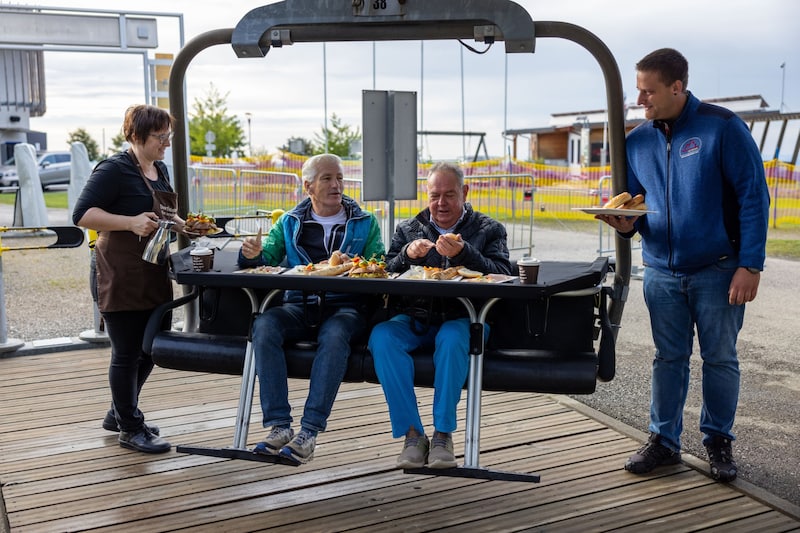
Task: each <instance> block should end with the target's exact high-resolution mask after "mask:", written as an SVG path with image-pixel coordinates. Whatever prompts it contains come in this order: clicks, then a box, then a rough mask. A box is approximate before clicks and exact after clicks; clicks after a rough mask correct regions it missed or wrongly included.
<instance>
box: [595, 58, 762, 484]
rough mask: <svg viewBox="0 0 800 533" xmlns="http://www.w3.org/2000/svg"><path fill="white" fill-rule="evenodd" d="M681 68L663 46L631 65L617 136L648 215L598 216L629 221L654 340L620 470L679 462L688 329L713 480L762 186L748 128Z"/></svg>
mask: <svg viewBox="0 0 800 533" xmlns="http://www.w3.org/2000/svg"><path fill="white" fill-rule="evenodd" d="M688 72H689V66H688V63H687V61H686V59H685V58H684V57H683V56H682V55H681V54H680V52H678V51H676V50H673V49H670V48H664V49H660V50H656V51H654V52H652V53H650V54H648V55H647V56H645V57H644V58H643V59H642V60H641V61H639V62H638V63H637V64H636V88H637V90H638V92H639V98H638V102H637V103H638V104H639V105H641V106H644V109H645V117H646V118H647V119H648V120H647V122H645V123H643V124H641V125H639V126H638V127H637V128H636V129H634V130H633V131H632V132H631V133H630V134H629V135H628V138H627V142H626V150H627V156H628V157H627V158H628V192H630V193H631V194H632V195H636V194H644V195H645V200H646V202H647V207H648V210H650V211H654V213H648V214H647V215H645V216H641V217H615V216H608V215H600V216H598V217H597V218H599V219H601V220H603V221H605V222H606V223H608V224H609V225H611V226H612V227H614V228H615V229H616V230H617V231H618V232H619V233H620V234H621V235H622V236H623V237H628V238H629V237H632V236H633V235H634V234H635V233H636V232H637V231H638V232H639V234H640V235H641V237H642V258H643V261H644V265H645V272H644V282H643V286H644V297H645V302H646V303H647V308H648V310H649V313H650V323H651V329H652V333H653V341H654V344H655V347H656V353H655V359H654V361H653V379H652V393H651V403H650V428H649V429H650V438H649V440H648V442H647V444H645V445H644V446H643V447H642V448H641V449H640V450H639V451H638V452H637V453H636V454H634V455H632V456H631V457H630V458H629V459H628V461H627V462H626V463H625V469H626V470H628V471H629V472H633V473H634V474H644V473H647V472H650V471H651V470H653V469H654V468H656V467H658V466H661V465H671V464H676V463H678V462H680V458H681V456H680V450H681V433H682V431H683V407H684V404H685V403H686V393H687V390H688V388H689V358H690V356H691V353H692V344H693V340H694V331H695V328H696V330H697V338H698V341H699V343H700V357H701V358H702V360H703V406H702V410H701V412H700V431H701V432H702V433H703V444H704V446H705V448H706V451H707V452H708V457H709V463H710V471H711V475H712V476H713V477H714V479H717V480H719V481H732V480H734V479H735V478H736V474H737V468H736V463H735V461H734V459H733V453H732V447H731V443H732V441H733V440H734V434H733V433H732V428H733V422H734V417H735V415H736V406H737V403H738V400H739V361H738V358H737V354H736V339H737V337H738V334H739V330H740V329H741V327H742V323H743V320H744V307H745V303H747V302H751V301H753V300H754V299H755V297H756V294H757V292H758V284H759V280H760V277H761V270H763V268H764V256H765V247H766V240H767V225H768V217H769V193H768V191H767V184H766V180H765V178H764V164H763V161H762V159H761V154H760V153H759V151H758V147H757V146H756V144H755V142H754V141H753V138H752V136H751V134H750V131H749V130H748V128H747V126H746V125H745V124H744V122H742V120H741V119H739V118H738V117H737V116H736V114H734V113H733V112H731V111H729V110H727V109H724V108H721V107H717V106H714V105H710V104H705V103H702V102H700V100H698V99H697V98H696V97H695V96H694V95H693V94H692V93H690V92H689V91H687V90H686V85H687V81H688V77H689V74H688Z"/></svg>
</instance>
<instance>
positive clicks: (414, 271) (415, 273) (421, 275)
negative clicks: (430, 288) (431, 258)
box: [397, 265, 464, 281]
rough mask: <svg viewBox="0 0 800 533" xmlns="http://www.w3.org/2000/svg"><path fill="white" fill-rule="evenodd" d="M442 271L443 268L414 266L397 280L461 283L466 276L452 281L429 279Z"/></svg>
mask: <svg viewBox="0 0 800 533" xmlns="http://www.w3.org/2000/svg"><path fill="white" fill-rule="evenodd" d="M440 271H442V269H441V268H434V267H421V266H417V265H415V266H412V267H411V268H410V269H408V270H406V271H405V272H403V273H402V274H400V275H399V276H397V279H421V280H425V281H461V280H462V279H464V276H454V277H452V278H450V279H435V278H430V277H427V276H430V275H431V273H437V272H440ZM426 272H427V276H426Z"/></svg>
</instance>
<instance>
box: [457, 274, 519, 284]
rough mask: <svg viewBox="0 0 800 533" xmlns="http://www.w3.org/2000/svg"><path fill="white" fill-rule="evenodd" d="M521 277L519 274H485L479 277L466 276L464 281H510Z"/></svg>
mask: <svg viewBox="0 0 800 533" xmlns="http://www.w3.org/2000/svg"><path fill="white" fill-rule="evenodd" d="M515 279H519V276H507V275H506V274H484V275H483V276H478V277H477V278H464V279H463V281H466V282H470V283H508V282H509V281H514V280H515Z"/></svg>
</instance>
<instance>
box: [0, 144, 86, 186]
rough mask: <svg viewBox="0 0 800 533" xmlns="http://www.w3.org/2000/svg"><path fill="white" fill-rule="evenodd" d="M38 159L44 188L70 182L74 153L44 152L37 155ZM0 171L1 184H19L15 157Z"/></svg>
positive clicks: (0, 168) (40, 177)
mask: <svg viewBox="0 0 800 533" xmlns="http://www.w3.org/2000/svg"><path fill="white" fill-rule="evenodd" d="M36 160H37V163H38V167H39V180H40V181H41V182H42V189H46V188H47V187H50V186H51V185H59V184H69V178H70V163H71V161H72V155H71V154H70V153H69V152H42V153H40V154H39V155H38V156H36ZM0 171H2V174H1V175H0V186H2V187H10V186H12V185H19V178H18V176H17V166H16V163H15V162H14V158H13V157H12V158H11V159H9V160H8V161H6V164H5V165H3V166H2V167H0Z"/></svg>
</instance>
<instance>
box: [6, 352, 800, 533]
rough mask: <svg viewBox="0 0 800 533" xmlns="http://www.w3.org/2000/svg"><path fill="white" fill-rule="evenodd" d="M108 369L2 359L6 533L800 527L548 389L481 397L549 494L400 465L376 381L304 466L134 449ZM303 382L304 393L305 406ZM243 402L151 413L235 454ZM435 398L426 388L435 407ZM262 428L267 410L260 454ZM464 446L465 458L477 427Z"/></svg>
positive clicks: (505, 447) (198, 395)
mask: <svg viewBox="0 0 800 533" xmlns="http://www.w3.org/2000/svg"><path fill="white" fill-rule="evenodd" d="M107 364H108V349H107V348H104V349H94V350H81V351H71V352H60V353H50V354H45V355H31V356H24V357H10V358H4V359H0V451H1V454H0V481H1V482H2V496H3V502H4V506H5V513H4V516H5V524H2V523H0V531H7V530H10V531H13V532H16V531H20V532H21V531H46V532H54V531H84V530H100V531H132V530H136V531H141V532H150V531H182V530H185V531H225V532H238V531H262V530H264V531H266V530H274V529H277V528H278V527H281V528H283V530H284V531H294V530H298V531H340V530H348V531H351V530H363V531H375V530H379V529H380V530H382V531H411V530H414V531H427V530H439V531H449V530H456V529H458V530H464V528H467V530H469V531H516V530H535V531H608V530H615V531H624V530H637V531H638V530H641V529H642V528H643V527H647V528H649V530H651V531H665V530H669V531H673V532H674V531H690V530H698V529H706V528H707V529H709V530H712V531H713V530H716V531H800V517H798V516H797V515H796V514H794V508H792V507H791V506H788V508H787V507H786V506H783V505H782V504H781V503H782V500H777V499H772V498H770V497H769V495H765V494H763V493H762V494H758V493H757V492H758V491H756V494H754V493H753V491H751V490H748V488H753V487H751V486H748V485H747V484H746V483H743V482H742V483H740V482H738V481H737V482H736V483H734V484H733V485H730V486H728V485H723V484H719V483H716V482H714V481H713V480H711V479H710V478H709V477H707V476H706V475H705V474H704V473H703V472H702V471H700V470H698V469H695V468H693V467H692V466H691V465H692V464H694V465H701V464H702V463H701V462H699V461H696V460H693V459H692V458H688V462H689V463H690V464H689V465H687V464H681V465H676V466H674V467H669V468H666V469H663V470H661V471H659V472H658V474H656V475H651V476H644V477H640V476H634V475H631V474H628V473H627V472H625V471H624V470H623V469H622V464H623V462H624V461H625V458H626V457H627V456H628V455H630V454H631V453H632V452H633V451H634V450H636V449H637V448H638V446H639V442H638V441H636V440H634V439H632V438H630V437H629V436H626V434H625V433H624V432H623V431H624V430H620V429H619V428H616V427H612V426H614V424H611V423H610V422H609V421H607V420H606V421H601V420H603V417H602V416H601V417H598V418H597V419H596V418H592V417H590V416H588V414H587V413H589V414H591V412H590V411H588V410H584V409H582V408H580V407H579V405H578V404H575V403H574V402H571V401H570V400H569V399H566V398H561V397H557V396H549V395H536V394H518V393H486V394H484V398H483V420H482V426H481V437H482V439H481V450H482V453H481V457H480V459H481V466H483V467H488V468H492V469H498V470H506V471H514V472H534V473H538V474H540V475H541V482H540V483H521V482H508V481H483V480H471V479H462V478H452V477H430V476H420V475H409V474H404V473H403V472H402V471H398V470H395V469H393V468H392V466H393V463H394V459H395V456H396V454H397V453H399V449H400V446H401V444H400V441H399V440H393V439H392V438H391V435H390V428H389V423H388V414H387V411H386V406H385V403H384V399H383V394H382V392H381V389H380V387H379V386H376V385H371V384H344V385H342V388H341V390H340V392H339V397H338V399H337V401H336V404H335V406H334V412H333V414H332V416H331V419H330V421H329V428H328V431H327V432H325V433H323V434H321V436H320V438H319V441H318V445H317V451H316V458H315V459H314V461H312V462H311V463H309V464H308V465H305V466H301V467H296V468H295V467H289V466H281V465H273V464H268V463H260V462H252V461H242V460H227V459H217V458H212V457H205V456H199V455H187V454H181V453H177V452H175V451H174V449H173V451H171V452H170V453H167V454H163V455H145V454H141V453H136V452H132V451H128V450H125V449H122V448H120V447H119V446H118V445H117V442H116V434H113V433H110V432H107V431H104V430H103V429H101V428H100V421H101V419H102V417H103V415H104V413H105V411H106V409H107V408H108V405H109V401H110V396H109V392H108V389H107V382H106V373H107ZM306 386H307V382H305V381H300V380H296V381H292V382H291V383H290V395H291V399H292V404H293V406H295V412H296V413H297V412H299V411H300V410H301V409H302V403H303V401H304V399H305V392H306ZM238 393H239V378H238V377H231V376H220V375H210V374H196V373H186V372H177V371H169V370H164V369H160V368H157V369H156V370H155V371H154V373H153V375H152V376H151V378H150V380H149V381H148V384H147V385H146V387H145V390H144V392H143V394H142V408H143V410H144V411H145V412H146V413H147V415H148V420H149V421H151V422H154V423H157V424H159V425H160V426H161V428H162V434H163V435H165V436H166V438H168V439H169V440H170V441H171V442H172V444H173V445H177V444H199V445H204V446H220V447H224V446H229V445H230V444H231V443H232V442H233V423H234V417H235V412H236V405H237V397H238ZM431 399H432V391H431V390H429V389H420V390H419V400H420V402H421V403H422V404H423V406H422V412H423V414H427V413H429V411H430V402H431ZM256 403H257V402H256ZM464 403H465V402H462V405H463V404H464ZM461 415H462V418H461V420H463V413H462V414H461ZM423 419H424V420H425V419H428V420H429V417H425V416H424V417H423ZM462 425H463V424H462ZM263 435H264V430H263V429H262V428H261V427H260V409H259V408H258V407H257V406H256V407H255V408H254V410H253V423H252V424H251V426H250V436H249V439H248V442H249V445H250V446H252V445H253V444H254V443H255V442H257V441H258V439H259V438H261V437H262V436H263ZM455 439H456V451H457V453H458V454H460V453H462V452H463V431H462V432H459V433H456V435H455ZM765 496H766V497H765ZM776 502H777V503H776ZM787 509H788V510H787Z"/></svg>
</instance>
